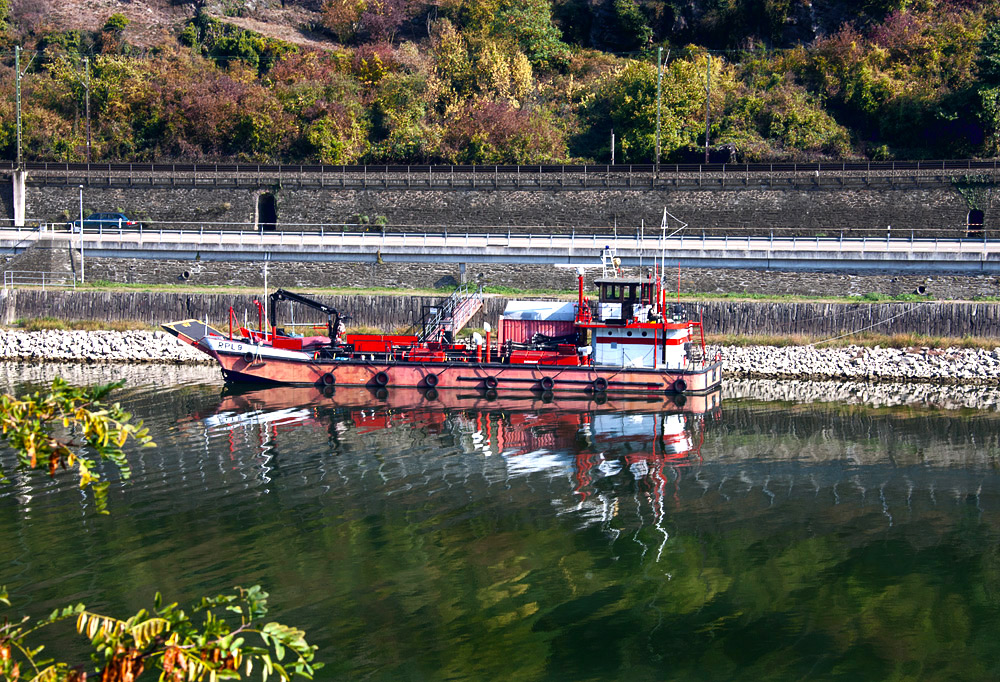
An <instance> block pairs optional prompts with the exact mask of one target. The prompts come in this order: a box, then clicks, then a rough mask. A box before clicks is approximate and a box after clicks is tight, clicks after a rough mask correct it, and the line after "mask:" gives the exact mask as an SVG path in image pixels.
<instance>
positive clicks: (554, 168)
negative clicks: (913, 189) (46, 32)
mask: <svg viewBox="0 0 1000 682" xmlns="http://www.w3.org/2000/svg"><path fill="white" fill-rule="evenodd" d="M998 167H1000V160H997V159H992V160H974V159H950V160H949V159H940V160H925V161H881V162H870V161H840V162H817V163H796V162H779V163H670V164H668V163H661V164H660V165H659V167H657V166H656V165H655V164H651V163H650V164H614V165H610V164H578V165H554V164H548V165H546V164H542V165H538V164H535V165H493V166H487V165H342V166H331V165H309V164H220V163H210V164H205V163H201V164H198V163H89V164H88V163H59V162H53V161H29V162H26V163H25V164H24V169H25V170H27V171H42V172H56V173H58V172H84V173H100V174H113V173H204V174H219V173H222V174H233V173H236V174H258V173H270V174H275V173H277V174H287V175H303V174H307V173H312V174H327V175H337V174H347V173H361V174H365V173H369V174H373V175H380V174H385V173H403V174H414V175H415V174H424V173H429V174H450V173H462V174H474V175H495V174H499V173H503V174H510V173H521V174H525V175H530V174H534V173H541V174H561V173H595V174H596V173H612V174H636V173H644V174H648V173H653V172H658V173H667V174H669V173H724V172H728V173H800V172H801V173H812V172H820V173H825V172H886V171H889V172H894V171H927V172H933V171H942V172H946V171H963V170H965V171H973V170H991V171H996V170H998ZM15 168H16V162H15V161H0V170H3V171H12V170H14V169H15Z"/></svg>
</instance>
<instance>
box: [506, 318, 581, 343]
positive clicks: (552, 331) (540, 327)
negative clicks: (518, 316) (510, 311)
mask: <svg viewBox="0 0 1000 682" xmlns="http://www.w3.org/2000/svg"><path fill="white" fill-rule="evenodd" d="M575 329H576V327H575V325H574V324H573V321H572V320H567V321H561V320H508V319H507V318H505V317H501V318H500V332H499V339H498V341H499V342H500V343H503V342H504V341H513V342H514V343H527V342H529V341H531V337H532V336H534V335H535V334H544V335H545V336H565V335H567V334H572V333H573V332H574V331H575Z"/></svg>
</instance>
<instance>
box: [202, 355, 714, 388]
mask: <svg viewBox="0 0 1000 682" xmlns="http://www.w3.org/2000/svg"><path fill="white" fill-rule="evenodd" d="M214 356H215V357H216V359H217V360H218V361H219V364H220V365H221V366H222V374H223V376H224V377H225V379H226V381H233V382H235V381H239V382H258V383H275V384H289V385H299V386H305V385H334V386H370V387H404V388H436V389H483V390H496V391H510V390H522V391H533V390H536V391H537V390H541V391H553V392H555V391H577V392H583V391H598V392H605V391H606V392H626V393H645V394H651V393H707V392H709V391H711V390H713V389H714V388H717V387H718V386H719V385H720V384H721V382H722V364H721V363H719V362H716V363H713V364H710V365H707V366H706V367H704V368H702V369H697V370H690V371H689V370H684V371H677V370H675V371H665V370H652V369H634V368H627V367H626V368H622V367H602V366H559V365H553V366H539V365H512V364H504V363H497V362H494V363H485V362H484V363H477V362H426V363H419V362H371V361H363V360H332V361H330V360H327V361H323V360H297V359H285V358H261V357H256V358H252V359H248V358H246V357H245V356H244V355H237V354H227V353H219V352H217V353H214ZM605 382H606V383H605Z"/></svg>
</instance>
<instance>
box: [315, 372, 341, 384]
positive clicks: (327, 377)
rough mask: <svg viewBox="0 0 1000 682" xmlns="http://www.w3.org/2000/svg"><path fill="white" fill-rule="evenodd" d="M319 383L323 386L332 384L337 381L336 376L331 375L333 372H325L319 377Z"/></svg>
mask: <svg viewBox="0 0 1000 682" xmlns="http://www.w3.org/2000/svg"><path fill="white" fill-rule="evenodd" d="M319 381H320V383H321V384H323V385H324V386H333V385H334V384H336V383H337V377H335V376H333V372H327V373H326V374H324V375H323V376H322V377H320V380H319Z"/></svg>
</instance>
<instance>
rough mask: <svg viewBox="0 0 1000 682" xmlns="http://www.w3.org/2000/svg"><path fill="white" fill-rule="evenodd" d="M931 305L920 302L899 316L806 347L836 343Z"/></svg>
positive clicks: (926, 302) (927, 302)
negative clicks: (923, 306) (830, 342)
mask: <svg viewBox="0 0 1000 682" xmlns="http://www.w3.org/2000/svg"><path fill="white" fill-rule="evenodd" d="M929 303H930V301H918V302H916V303H914V304H913V305H911V306H910V307H909V308H908V309H907V310H904V311H903V312H901V313H899V314H898V315H893V316H892V317H887V318H886V319H884V320H879V321H878V322H873V323H872V324H870V325H868V326H867V327H862V328H861V329H855V330H853V331H849V332H847V333H846V334H841V335H840V336H831V337H830V338H828V339H823V340H822V341H813V342H812V343H808V344H806V345H807V346H815V345H818V344H820V343H827V342H828V341H836V340H838V339H842V338H844V337H846V336H852V335H854V334H857V333H858V332H863V331H868V330H869V329H872V328H873V327H877V326H879V325H881V324H885V323H886V322H892V321H893V320H895V319H896V318H898V317H902V316H903V315H908V314H909V313H912V312H913V311H914V309H916V308H917V307H918V306H922V305H927V304H929Z"/></svg>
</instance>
